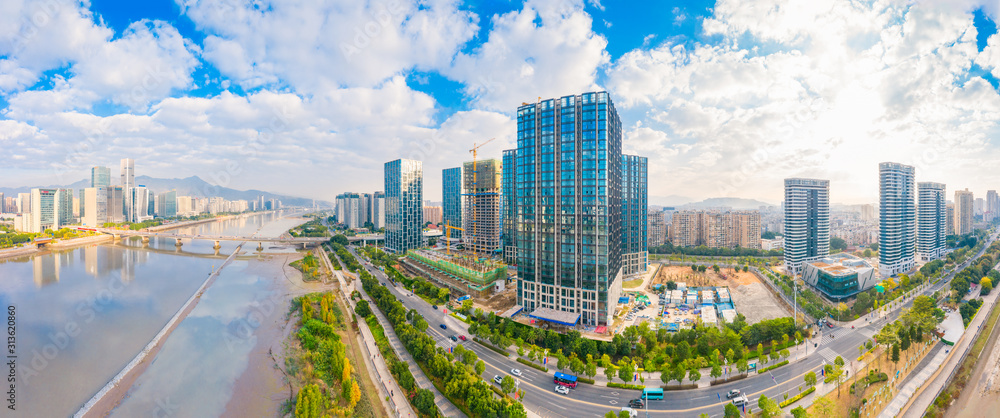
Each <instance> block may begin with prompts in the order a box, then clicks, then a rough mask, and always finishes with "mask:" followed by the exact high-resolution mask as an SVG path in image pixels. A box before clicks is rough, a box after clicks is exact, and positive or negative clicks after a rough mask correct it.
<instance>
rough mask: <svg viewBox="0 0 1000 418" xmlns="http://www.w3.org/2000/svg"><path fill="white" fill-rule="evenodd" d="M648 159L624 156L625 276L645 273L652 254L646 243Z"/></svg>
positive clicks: (623, 255)
mask: <svg viewBox="0 0 1000 418" xmlns="http://www.w3.org/2000/svg"><path fill="white" fill-rule="evenodd" d="M647 167H648V164H647V159H646V157H640V156H637V155H622V274H623V275H631V274H638V273H642V272H644V271H646V266H647V265H648V264H649V263H648V259H649V251H648V247H647V246H646V245H647V242H646V231H647V227H648V224H647V223H646V216H647V212H648V211H649V205H648V202H647V196H648V191H647V186H648V178H647V174H646V173H647Z"/></svg>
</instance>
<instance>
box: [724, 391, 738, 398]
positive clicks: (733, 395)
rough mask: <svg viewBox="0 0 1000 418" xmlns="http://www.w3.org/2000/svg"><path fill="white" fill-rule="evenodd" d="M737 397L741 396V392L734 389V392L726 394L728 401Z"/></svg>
mask: <svg viewBox="0 0 1000 418" xmlns="http://www.w3.org/2000/svg"><path fill="white" fill-rule="evenodd" d="M737 396H740V390H739V389H733V390H731V391H729V393H727V394H726V399H732V398H735V397H737Z"/></svg>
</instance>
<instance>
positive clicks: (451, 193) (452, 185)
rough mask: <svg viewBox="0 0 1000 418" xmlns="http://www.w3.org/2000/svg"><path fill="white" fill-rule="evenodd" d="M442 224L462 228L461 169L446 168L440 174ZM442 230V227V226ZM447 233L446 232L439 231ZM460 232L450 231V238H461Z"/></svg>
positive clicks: (456, 230)
mask: <svg viewBox="0 0 1000 418" xmlns="http://www.w3.org/2000/svg"><path fill="white" fill-rule="evenodd" d="M441 205H442V206H443V209H442V212H443V214H442V222H441V223H443V224H445V225H451V226H455V227H459V228H461V227H462V167H455V168H446V169H444V171H442V173H441ZM442 228H444V226H442ZM441 232H444V233H448V231H441ZM461 237H462V231H460V230H458V229H452V230H451V238H452V239H455V238H461Z"/></svg>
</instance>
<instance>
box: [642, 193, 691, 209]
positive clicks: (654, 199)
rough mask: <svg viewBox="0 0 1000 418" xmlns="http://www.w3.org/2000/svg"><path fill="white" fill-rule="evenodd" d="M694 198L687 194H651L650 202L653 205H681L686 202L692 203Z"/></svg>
mask: <svg viewBox="0 0 1000 418" xmlns="http://www.w3.org/2000/svg"><path fill="white" fill-rule="evenodd" d="M693 201H694V199H692V198H690V197H687V196H678V195H675V194H672V195H669V196H649V204H650V205H652V206H667V207H673V206H680V205H683V204H685V203H691V202H693Z"/></svg>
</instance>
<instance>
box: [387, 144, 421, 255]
mask: <svg viewBox="0 0 1000 418" xmlns="http://www.w3.org/2000/svg"><path fill="white" fill-rule="evenodd" d="M384 172H385V209H386V210H385V249H386V251H389V252H392V253H396V254H405V253H406V251H407V250H411V249H415V248H420V246H422V245H423V226H424V212H423V205H422V203H423V201H424V168H423V163H422V162H420V161H414V160H407V159H398V160H394V161H390V162H387V163H385V166H384Z"/></svg>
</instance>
